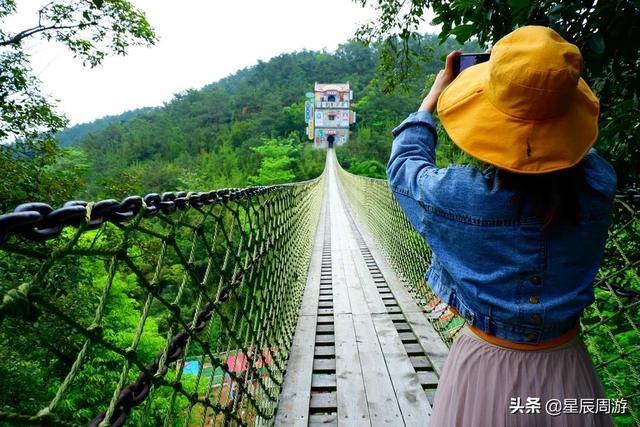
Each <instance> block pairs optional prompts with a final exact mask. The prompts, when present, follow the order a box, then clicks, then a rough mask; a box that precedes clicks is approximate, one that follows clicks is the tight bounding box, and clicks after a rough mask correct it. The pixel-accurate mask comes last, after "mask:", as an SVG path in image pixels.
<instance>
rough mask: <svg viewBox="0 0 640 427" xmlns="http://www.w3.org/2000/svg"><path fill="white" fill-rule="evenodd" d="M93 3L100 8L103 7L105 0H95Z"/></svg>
mask: <svg viewBox="0 0 640 427" xmlns="http://www.w3.org/2000/svg"><path fill="white" fill-rule="evenodd" d="M93 5H94V6H95V7H97V8H98V9H101V8H102V6H103V5H104V0H93Z"/></svg>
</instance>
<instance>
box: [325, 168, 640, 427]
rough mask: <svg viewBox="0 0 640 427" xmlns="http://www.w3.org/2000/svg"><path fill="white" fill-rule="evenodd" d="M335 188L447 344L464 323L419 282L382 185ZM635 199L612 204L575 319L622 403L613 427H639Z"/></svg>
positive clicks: (405, 226) (412, 235) (415, 260)
mask: <svg viewBox="0 0 640 427" xmlns="http://www.w3.org/2000/svg"><path fill="white" fill-rule="evenodd" d="M338 170H339V176H340V180H341V182H342V184H343V185H342V188H343V189H344V191H345V193H346V195H347V199H348V200H349V202H350V204H351V206H352V209H353V210H354V211H355V213H356V216H357V217H358V220H359V221H360V222H361V223H362V224H365V225H366V226H367V228H368V229H369V231H370V232H371V235H372V236H373V238H374V240H375V241H376V243H377V245H378V247H379V248H380V249H381V250H382V252H383V253H384V255H385V257H386V258H387V260H388V261H389V263H390V264H391V265H392V266H393V268H394V269H395V271H396V273H397V274H398V275H399V276H400V277H401V279H402V280H403V281H404V283H405V285H406V286H407V288H408V289H409V290H410V291H411V293H412V294H413V297H414V298H415V299H416V300H417V301H418V302H419V303H420V304H421V306H422V307H423V308H424V311H425V313H426V315H427V316H428V317H429V319H430V321H431V324H432V325H433V326H434V328H435V329H436V331H438V334H439V335H440V336H441V338H442V340H443V341H444V342H445V343H447V345H449V346H450V345H451V343H452V341H453V338H454V337H455V336H456V334H457V333H458V331H460V329H461V328H462V326H463V325H464V320H463V319H462V318H460V317H458V316H455V315H454V314H453V313H452V312H451V311H449V310H448V308H447V305H446V304H444V303H443V302H442V301H440V300H439V299H438V298H437V297H436V296H435V295H434V294H433V292H432V291H431V289H430V288H429V285H428V284H427V282H426V281H425V279H424V274H425V271H426V270H427V267H428V265H429V263H430V262H431V254H430V250H429V247H428V246H427V244H426V242H425V241H424V239H423V238H422V237H421V236H420V235H419V234H418V233H417V232H416V231H414V229H413V227H412V226H411V224H410V223H409V221H408V220H407V218H406V217H405V216H404V214H403V212H402V210H401V209H400V206H399V205H398V203H397V202H396V200H395V199H394V197H393V195H392V193H391V191H390V189H389V185H388V183H387V181H385V180H381V179H373V178H366V177H362V176H357V175H353V174H351V173H349V172H346V171H345V170H344V169H342V168H340V167H339V168H338ZM638 212H640V194H639V193H638V192H636V191H629V192H627V193H625V194H621V195H619V196H618V197H617V198H616V202H615V210H614V225H613V227H612V228H611V230H610V234H609V240H608V242H607V246H606V252H605V258H604V261H603V263H602V265H601V268H600V271H599V272H598V275H597V278H596V280H595V282H594V286H595V298H596V300H595V303H594V304H592V305H591V306H589V307H588V309H587V310H585V312H584V313H583V316H582V318H581V329H582V332H581V334H582V338H583V340H584V342H585V344H586V345H587V348H588V349H589V352H590V354H591V356H592V358H593V360H594V363H595V365H596V368H597V369H598V374H599V375H600V378H601V379H602V382H603V384H604V386H605V389H606V393H607V396H608V397H610V398H611V399H625V401H626V402H627V405H628V406H627V409H626V411H625V412H626V413H625V414H624V415H617V416H615V421H616V423H617V424H619V425H640V386H639V385H640V329H639V326H640V274H639V271H638V270H639V266H640V215H639V214H638Z"/></svg>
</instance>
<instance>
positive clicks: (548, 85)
mask: <svg viewBox="0 0 640 427" xmlns="http://www.w3.org/2000/svg"><path fill="white" fill-rule="evenodd" d="M459 54H460V52H453V53H451V54H450V55H449V56H448V57H447V61H446V67H445V69H444V70H443V71H441V72H440V73H439V74H438V76H437V78H436V81H435V83H434V84H433V87H432V88H431V91H430V93H429V94H428V96H427V97H426V98H425V99H424V101H423V103H422V105H421V106H420V109H419V111H418V112H416V113H412V114H411V115H410V116H409V117H408V118H407V119H406V120H405V121H404V122H403V123H402V124H400V126H398V127H397V128H396V129H394V131H393V134H394V136H395V140H394V143H393V148H392V153H391V158H390V160H389V164H388V166H387V172H388V176H389V182H390V185H391V187H392V190H393V192H394V195H395V197H396V199H397V200H398V202H399V204H400V206H401V207H402V209H403V210H404V212H405V214H406V215H407V217H408V218H409V220H410V221H411V223H412V225H413V226H414V227H415V228H416V229H417V230H418V231H419V232H420V233H421V234H422V236H424V237H425V239H426V240H427V242H428V244H429V246H430V247H431V249H432V250H433V261H432V264H431V266H430V268H429V270H428V272H427V275H426V278H427V281H428V282H429V285H430V286H431V287H432V289H433V291H434V292H435V294H436V295H437V296H438V297H439V298H440V299H442V301H444V302H446V303H448V304H449V306H450V307H451V309H452V310H453V311H454V312H456V313H458V314H459V315H461V316H462V317H464V318H465V319H466V321H467V325H466V326H465V328H464V329H463V331H462V333H461V334H460V335H459V336H458V338H457V339H456V341H455V342H454V344H453V346H452V347H451V352H450V354H449V357H448V359H447V361H446V363H445V366H444V369H443V372H442V376H441V378H440V383H439V386H438V390H437V392H436V396H435V401H434V405H433V406H434V407H433V414H432V424H431V425H433V426H453V425H455V426H534V425H535V426H608V425H612V422H611V417H610V415H608V414H606V413H603V412H602V411H599V413H595V414H594V413H584V412H585V411H587V412H596V409H597V399H599V398H604V397H605V396H604V392H603V388H602V385H601V383H600V381H599V379H598V377H597V374H596V371H595V369H594V366H593V363H592V362H591V360H590V358H589V355H588V353H587V351H586V348H585V346H584V344H583V342H582V341H581V340H580V338H579V330H578V328H579V324H578V319H579V316H580V313H581V312H582V310H583V309H584V308H585V307H586V306H588V305H589V304H591V303H592V302H593V300H594V293H593V288H592V285H591V284H592V281H593V279H594V277H595V274H596V272H597V270H598V267H599V264H600V262H601V260H602V256H603V252H604V245H605V241H606V238H607V230H608V228H609V226H610V223H611V211H612V204H613V197H614V193H615V188H616V176H615V173H614V171H613V169H612V167H611V166H610V165H609V164H608V163H607V162H606V161H605V160H604V159H602V158H601V157H600V156H598V154H597V153H596V152H595V150H594V149H592V148H591V147H592V146H593V144H594V142H595V140H596V137H597V134H598V125H597V121H598V112H599V103H598V100H597V98H596V97H595V95H594V94H593V93H592V92H591V90H590V89H589V87H588V86H587V84H586V83H585V82H584V80H582V79H581V78H580V72H581V64H582V57H581V55H580V51H579V50H578V48H577V47H575V46H574V45H572V44H570V43H568V42H566V41H565V40H564V39H562V37H560V36H559V35H558V34H557V33H556V32H554V31H553V30H551V29H549V28H544V27H537V26H530V27H523V28H520V29H518V30H516V31H514V32H512V33H511V34H509V35H507V36H505V37H504V38H503V39H501V40H500V41H499V42H498V43H496V45H495V46H494V48H493V50H492V52H491V58H490V60H489V62H487V63H484V64H479V65H475V66H473V67H470V68H468V69H466V70H464V71H463V72H462V73H461V74H460V75H459V76H458V77H457V78H455V79H453V69H452V62H453V58H454V57H455V56H456V55H459ZM436 106H437V108H438V114H439V117H440V120H441V122H442V124H443V126H444V128H445V130H446V131H447V133H448V134H449V136H450V137H451V139H452V140H453V142H454V143H455V144H457V145H458V146H459V147H460V148H462V149H463V150H464V151H466V152H467V153H468V154H470V155H471V156H473V157H475V158H477V159H479V160H481V161H482V162H484V163H486V164H488V165H489V167H488V168H486V169H485V170H484V171H480V170H478V169H477V168H476V167H474V166H450V167H448V168H445V169H439V168H437V167H436V166H435V145H436V139H437V137H436V131H435V123H434V121H433V119H432V117H431V114H432V113H433V111H434V110H435V108H436ZM577 412H580V413H577Z"/></svg>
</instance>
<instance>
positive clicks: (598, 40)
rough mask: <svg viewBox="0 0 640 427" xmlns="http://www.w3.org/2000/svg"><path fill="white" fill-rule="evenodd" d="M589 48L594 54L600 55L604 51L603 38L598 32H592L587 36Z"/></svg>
mask: <svg viewBox="0 0 640 427" xmlns="http://www.w3.org/2000/svg"><path fill="white" fill-rule="evenodd" d="M588 46H589V50H591V52H593V53H595V54H596V55H602V54H603V53H604V49H605V46H604V38H603V37H602V36H601V35H600V34H593V35H591V37H590V38H589V42H588Z"/></svg>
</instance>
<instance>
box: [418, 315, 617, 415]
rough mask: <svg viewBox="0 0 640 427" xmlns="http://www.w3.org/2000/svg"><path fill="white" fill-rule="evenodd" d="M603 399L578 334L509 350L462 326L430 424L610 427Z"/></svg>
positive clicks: (452, 350)
mask: <svg viewBox="0 0 640 427" xmlns="http://www.w3.org/2000/svg"><path fill="white" fill-rule="evenodd" d="M604 398H605V395H604V390H603V387H602V383H601V382H600V379H599V378H598V375H597V373H596V370H595V367H594V366H593V362H592V361H591V358H590V357H589V354H588V352H587V349H586V347H585V345H584V343H583V342H582V339H580V337H579V336H576V337H575V338H573V339H572V340H570V341H568V342H567V343H565V344H562V345H560V346H558V347H553V348H550V349H546V350H537V351H526V350H513V349H508V348H505V347H501V346H498V345H495V344H492V343H489V342H487V341H485V340H483V339H482V338H480V337H478V336H477V335H475V334H474V333H473V332H471V331H470V330H469V329H468V328H467V327H465V328H464V329H463V330H462V332H461V333H460V334H459V336H458V337H457V338H456V341H455V342H454V343H453V346H452V347H451V351H450V353H449V356H448V358H447V360H446V362H445V365H444V368H443V371H442V375H441V377H440V381H439V384H438V389H437V391H436V395H435V400H434V402H433V413H432V417H431V424H430V425H431V426H432V427H441V426H446V427H449V426H452V427H453V426H455V427H465V426H473V427H482V426H491V427H502V426H505V427H507V426H508V427H520V426H521V427H533V426H536V427H537V426H540V427H547V426H551V427H560V426H562V427H574V426H575V427H591V426H593V427H608V426H613V422H612V418H611V415H610V414H607V413H606V411H603V410H600V411H598V399H604ZM592 411H593V412H596V413H591V412H592Z"/></svg>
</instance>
